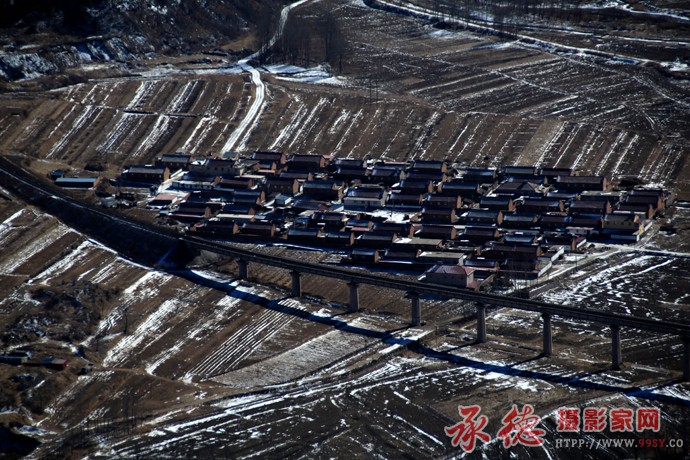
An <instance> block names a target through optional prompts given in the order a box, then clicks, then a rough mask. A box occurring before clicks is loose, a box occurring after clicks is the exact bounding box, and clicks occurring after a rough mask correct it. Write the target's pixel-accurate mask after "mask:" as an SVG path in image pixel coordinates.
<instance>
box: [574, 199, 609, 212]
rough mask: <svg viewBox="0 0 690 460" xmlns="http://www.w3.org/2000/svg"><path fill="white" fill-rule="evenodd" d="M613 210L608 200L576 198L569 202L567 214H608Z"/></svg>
mask: <svg viewBox="0 0 690 460" xmlns="http://www.w3.org/2000/svg"><path fill="white" fill-rule="evenodd" d="M612 211H613V208H612V207H611V203H610V202H608V201H591V200H577V201H574V202H573V203H571V204H570V207H569V208H568V214H579V213H585V214H610V213H611V212H612Z"/></svg>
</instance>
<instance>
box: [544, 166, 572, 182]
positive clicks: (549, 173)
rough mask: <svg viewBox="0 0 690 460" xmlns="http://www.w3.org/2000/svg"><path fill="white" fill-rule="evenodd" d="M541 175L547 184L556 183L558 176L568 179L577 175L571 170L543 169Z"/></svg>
mask: <svg viewBox="0 0 690 460" xmlns="http://www.w3.org/2000/svg"><path fill="white" fill-rule="evenodd" d="M539 174H541V175H542V176H543V177H544V179H545V180H546V183H547V184H553V183H554V182H556V178H557V177H558V176H563V177H568V176H574V175H575V174H574V173H573V170H572V169H570V168H541V170H540V171H539Z"/></svg>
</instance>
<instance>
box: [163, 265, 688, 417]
mask: <svg viewBox="0 0 690 460" xmlns="http://www.w3.org/2000/svg"><path fill="white" fill-rule="evenodd" d="M171 274H174V275H177V276H180V277H182V278H185V279H187V280H189V281H191V282H193V283H195V284H199V285H202V286H206V287H210V288H213V289H217V290H220V291H223V292H225V293H227V295H229V296H231V297H234V298H237V299H241V300H244V301H247V302H251V303H254V304H256V305H260V306H262V307H264V308H268V309H271V310H275V311H280V312H281V313H283V314H286V315H292V316H296V317H298V318H302V319H304V320H307V321H312V322H315V323H319V324H324V325H326V326H330V327H332V328H334V329H337V330H340V331H343V332H348V333H352V334H359V335H364V336H367V337H372V338H375V339H378V340H380V341H381V342H383V343H385V344H390V345H401V346H403V347H405V348H406V349H408V350H411V351H413V352H415V353H417V354H419V355H422V356H424V357H427V358H432V359H436V360H439V361H445V362H448V363H452V364H456V365H460V366H464V367H468V368H471V369H475V370H478V371H485V372H487V373H488V372H495V373H497V374H502V375H506V376H512V377H521V378H526V379H535V380H541V381H544V382H549V383H554V384H558V385H565V386H569V387H573V388H582V389H587V390H596V391H604V392H609V393H621V394H623V395H625V396H629V397H635V398H641V399H647V400H654V401H659V402H663V403H668V404H675V405H682V406H688V407H690V401H689V400H687V399H683V398H680V397H675V396H671V395H662V394H656V393H653V391H654V390H655V389H659V388H663V387H666V386H671V385H674V384H676V383H680V381H679V380H672V381H668V382H663V383H662V384H660V385H659V386H657V387H654V388H642V387H639V386H631V385H613V384H608V383H603V382H592V381H588V380H587V379H588V378H591V377H594V376H596V375H597V374H600V373H604V372H607V370H604V369H602V370H600V371H596V372H586V373H582V374H579V375H575V376H565V375H557V374H550V373H547V372H540V371H533V370H526V369H517V368H516V366H519V365H521V364H524V363H528V362H531V361H536V360H538V359H541V358H542V356H541V355H538V356H535V357H534V358H530V359H527V360H525V361H521V362H518V363H515V364H510V365H501V364H491V363H487V362H483V361H477V360H474V359H471V358H466V357H463V356H457V355H454V354H452V353H451V352H450V351H438V350H434V349H433V348H431V347H428V346H426V345H424V344H422V343H421V342H419V340H416V339H409V338H402V337H395V336H394V335H393V334H394V333H395V332H397V331H400V330H404V329H407V328H406V327H402V328H398V329H392V330H389V331H377V330H373V329H367V328H364V327H360V326H352V325H349V324H348V323H347V322H346V321H344V320H341V319H339V318H338V317H336V316H319V315H314V314H313V313H310V312H308V311H305V310H301V309H299V308H295V307H291V306H289V305H285V304H283V303H281V302H282V301H283V300H286V299H289V298H291V297H289V296H287V297H283V298H280V299H269V298H267V297H262V296H260V295H257V294H254V293H251V292H247V291H244V290H240V289H237V288H238V281H237V280H232V281H222V282H221V281H214V280H212V279H209V278H206V277H203V276H201V275H199V274H198V273H195V272H193V271H191V270H186V269H185V270H174V271H171ZM338 316H340V315H338ZM470 345H471V344H467V345H464V346H461V347H457V348H464V347H465V346H470ZM457 348H456V349H457Z"/></svg>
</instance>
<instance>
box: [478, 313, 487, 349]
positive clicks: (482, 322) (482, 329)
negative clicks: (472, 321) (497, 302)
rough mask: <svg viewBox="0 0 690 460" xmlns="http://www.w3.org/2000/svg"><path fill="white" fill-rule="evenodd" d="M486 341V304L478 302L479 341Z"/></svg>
mask: <svg viewBox="0 0 690 460" xmlns="http://www.w3.org/2000/svg"><path fill="white" fill-rule="evenodd" d="M484 342H486V305H484V304H483V303H478V304H477V343H484Z"/></svg>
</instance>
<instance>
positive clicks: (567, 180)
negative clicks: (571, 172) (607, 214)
mask: <svg viewBox="0 0 690 460" xmlns="http://www.w3.org/2000/svg"><path fill="white" fill-rule="evenodd" d="M554 186H555V187H556V189H557V190H558V191H559V192H568V191H570V192H573V191H574V192H584V191H585V190H592V191H595V190H596V191H600V192H604V191H606V190H608V188H609V183H608V180H606V178H605V177H603V176H557V177H556V180H555V184H554Z"/></svg>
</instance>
